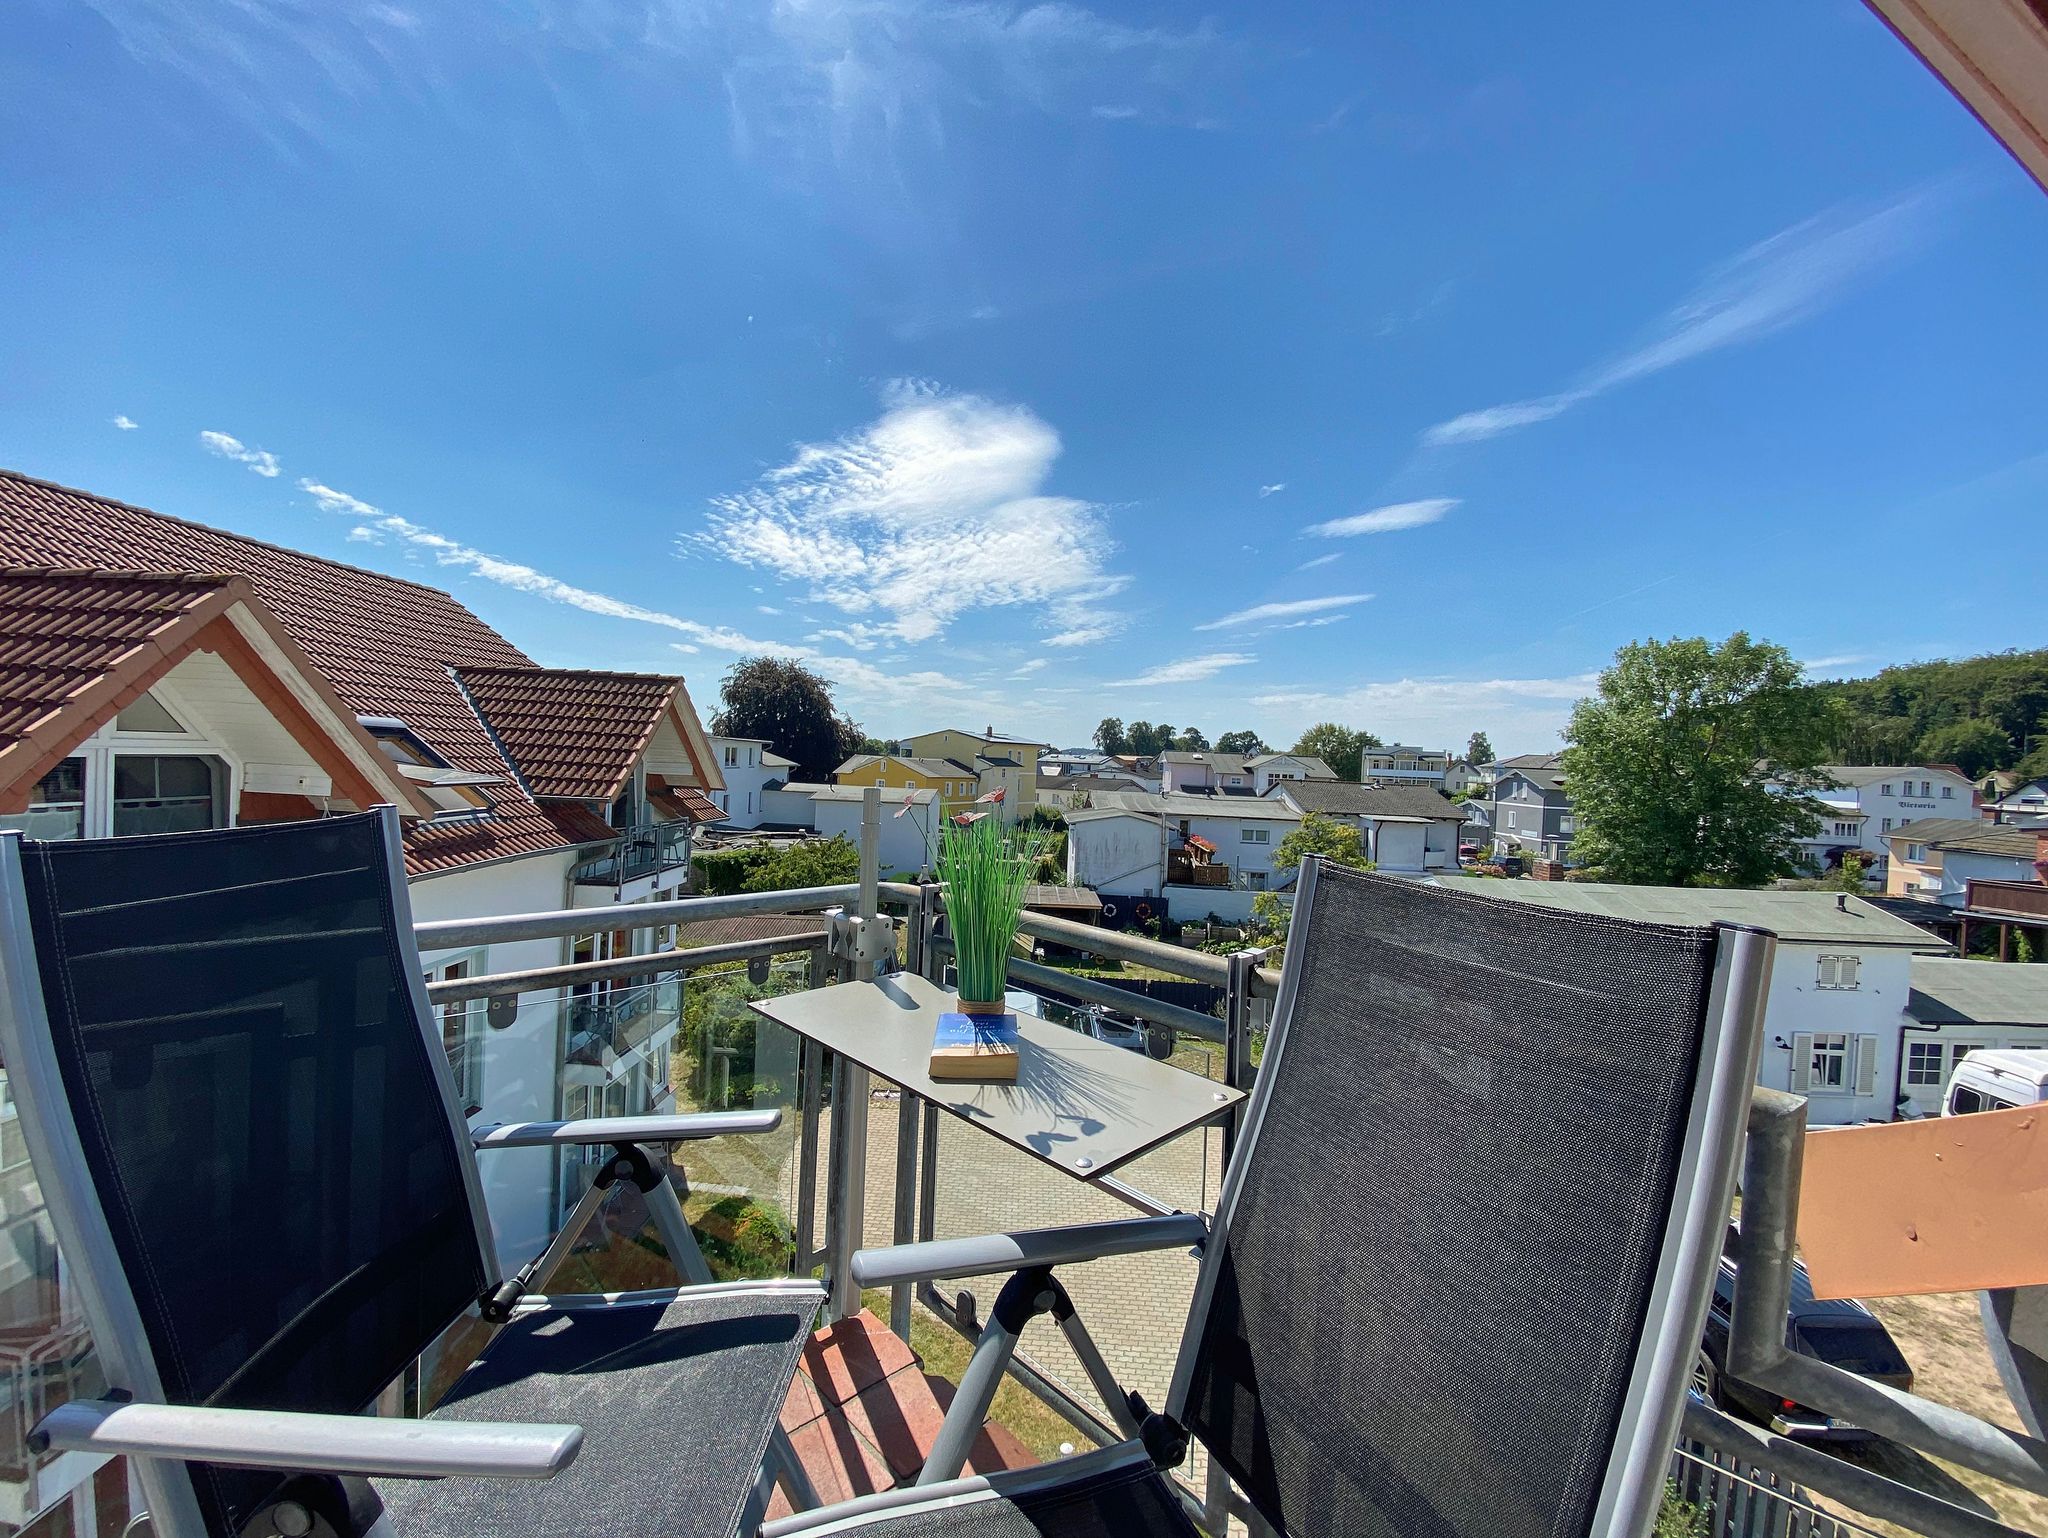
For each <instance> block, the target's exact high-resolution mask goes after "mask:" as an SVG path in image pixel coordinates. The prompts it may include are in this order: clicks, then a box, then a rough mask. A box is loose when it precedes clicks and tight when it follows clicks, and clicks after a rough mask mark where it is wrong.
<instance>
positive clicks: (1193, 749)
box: [1173, 726, 1209, 753]
mask: <svg viewBox="0 0 2048 1538" xmlns="http://www.w3.org/2000/svg"><path fill="white" fill-rule="evenodd" d="M1173 745H1174V746H1175V747H1177V748H1179V749H1180V750H1181V752H1183V753H1206V752H1208V751H1209V739H1208V738H1207V737H1204V736H1203V735H1202V734H1201V732H1200V731H1198V730H1197V729H1196V728H1194V727H1192V726H1183V727H1182V728H1181V729H1180V735H1179V736H1178V737H1176V738H1175V739H1174V741H1173Z"/></svg>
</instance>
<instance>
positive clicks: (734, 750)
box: [725, 742, 740, 769]
mask: <svg viewBox="0 0 2048 1538" xmlns="http://www.w3.org/2000/svg"><path fill="white" fill-rule="evenodd" d="M739 761H740V750H739V747H738V745H737V744H736V743H730V742H728V743H727V744H726V745H725V766H726V768H728V769H732V768H736V767H737V766H738V764H739Z"/></svg>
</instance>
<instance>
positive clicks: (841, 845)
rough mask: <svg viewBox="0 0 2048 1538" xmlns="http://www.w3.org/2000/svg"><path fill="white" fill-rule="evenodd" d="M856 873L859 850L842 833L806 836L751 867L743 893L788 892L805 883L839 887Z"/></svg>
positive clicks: (742, 889) (858, 870) (856, 874)
mask: <svg viewBox="0 0 2048 1538" xmlns="http://www.w3.org/2000/svg"><path fill="white" fill-rule="evenodd" d="M859 875H860V851H859V850H858V849H856V848H855V847H854V846H853V844H852V843H851V842H849V841H848V839H847V838H846V835H844V834H843V833H842V834H835V835H834V836H833V837H831V838H829V839H823V838H807V839H805V840H804V841H803V842H802V843H800V844H792V845H790V846H789V848H787V849H785V850H782V851H781V852H780V853H778V854H777V855H776V856H775V858H773V859H772V860H767V861H764V862H763V863H761V864H760V865H757V866H755V867H754V869H753V870H752V871H751V872H750V873H749V874H748V876H747V879H746V883H745V885H744V886H742V887H741V888H740V890H741V891H744V892H789V891H794V890H796V889H797V888H799V887H808V886H843V885H845V884H846V883H847V882H849V881H852V880H854V879H856V878H857V877H858V876H859Z"/></svg>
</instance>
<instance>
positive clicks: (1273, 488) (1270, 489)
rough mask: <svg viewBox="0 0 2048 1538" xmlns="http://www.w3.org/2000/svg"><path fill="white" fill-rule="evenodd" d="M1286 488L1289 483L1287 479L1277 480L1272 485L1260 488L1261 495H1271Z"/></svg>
mask: <svg viewBox="0 0 2048 1538" xmlns="http://www.w3.org/2000/svg"><path fill="white" fill-rule="evenodd" d="M1286 489H1287V483H1286V482H1285V481H1275V482H1273V484H1272V485H1270V486H1261V487H1260V488H1259V495H1260V496H1262V497H1270V496H1272V495H1274V494H1275V493H1277V492H1282V491H1285V490H1286Z"/></svg>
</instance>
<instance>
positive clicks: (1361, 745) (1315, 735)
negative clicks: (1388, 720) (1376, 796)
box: [1289, 721, 1380, 780]
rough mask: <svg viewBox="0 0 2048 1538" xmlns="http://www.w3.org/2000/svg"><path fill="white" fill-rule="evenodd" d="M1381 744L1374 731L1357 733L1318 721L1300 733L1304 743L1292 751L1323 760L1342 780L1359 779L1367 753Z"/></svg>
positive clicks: (1334, 724) (1300, 743) (1301, 741)
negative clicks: (1361, 764) (1368, 749)
mask: <svg viewBox="0 0 2048 1538" xmlns="http://www.w3.org/2000/svg"><path fill="white" fill-rule="evenodd" d="M1379 745H1380V740H1379V738H1377V737H1375V736H1374V735H1373V734H1372V733H1371V732H1361V731H1354V730H1353V729H1352V728H1350V727H1348V726H1339V725H1338V724H1337V723H1336V722H1335V721H1318V722H1317V723H1316V724H1315V725H1314V726H1311V727H1310V728H1309V729H1308V730H1307V731H1305V732H1303V733H1302V734H1301V740H1300V741H1298V742H1296V743H1295V745H1294V746H1293V747H1292V748H1291V749H1289V751H1290V752H1294V753H1306V754H1307V755H1308V756H1309V757H1311V758H1320V759H1321V760H1322V761H1323V762H1324V763H1326V764H1328V765H1329V766H1330V768H1331V770H1332V772H1334V773H1335V774H1336V776H1337V778H1338V779H1340V780H1356V779H1357V778H1358V769H1359V760H1360V758H1361V757H1362V756H1363V755H1364V753H1365V750H1366V749H1367V748H1376V747H1378V746H1379Z"/></svg>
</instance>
